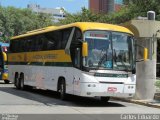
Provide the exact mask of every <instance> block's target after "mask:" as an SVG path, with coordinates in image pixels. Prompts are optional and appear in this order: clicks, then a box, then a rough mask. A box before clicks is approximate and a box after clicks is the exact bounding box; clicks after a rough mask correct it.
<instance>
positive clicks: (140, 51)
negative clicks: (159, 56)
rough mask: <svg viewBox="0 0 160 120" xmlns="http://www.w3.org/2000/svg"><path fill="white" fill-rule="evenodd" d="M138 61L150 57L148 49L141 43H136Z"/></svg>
mask: <svg viewBox="0 0 160 120" xmlns="http://www.w3.org/2000/svg"><path fill="white" fill-rule="evenodd" d="M136 47H137V49H136V58H137V60H136V62H140V61H146V60H147V59H148V49H147V48H146V47H144V46H141V45H136Z"/></svg>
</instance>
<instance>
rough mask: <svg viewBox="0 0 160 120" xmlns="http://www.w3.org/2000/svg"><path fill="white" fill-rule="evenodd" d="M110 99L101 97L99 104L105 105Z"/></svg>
mask: <svg viewBox="0 0 160 120" xmlns="http://www.w3.org/2000/svg"><path fill="white" fill-rule="evenodd" d="M109 99H110V97H101V102H103V103H106V102H108V101H109Z"/></svg>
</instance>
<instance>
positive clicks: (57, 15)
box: [27, 4, 65, 22]
mask: <svg viewBox="0 0 160 120" xmlns="http://www.w3.org/2000/svg"><path fill="white" fill-rule="evenodd" d="M27 8H29V9H31V10H32V11H33V12H36V13H47V14H51V15H52V17H53V22H58V20H59V19H64V18H65V14H64V10H63V8H42V7H40V5H37V4H28V5H27Z"/></svg>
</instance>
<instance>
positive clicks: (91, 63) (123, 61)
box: [85, 31, 134, 70]
mask: <svg viewBox="0 0 160 120" xmlns="http://www.w3.org/2000/svg"><path fill="white" fill-rule="evenodd" d="M85 41H86V42H88V53H89V54H88V56H87V57H86V58H85V67H88V68H98V69H110V70H111V69H112V70H132V69H133V63H134V62H133V58H134V54H133V38H132V36H131V35H129V34H126V33H120V32H108V31H87V32H86V33H85Z"/></svg>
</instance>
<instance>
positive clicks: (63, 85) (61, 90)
mask: <svg viewBox="0 0 160 120" xmlns="http://www.w3.org/2000/svg"><path fill="white" fill-rule="evenodd" d="M59 93H60V99H61V100H65V99H66V83H65V80H64V79H61V80H60V82H59Z"/></svg>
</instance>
